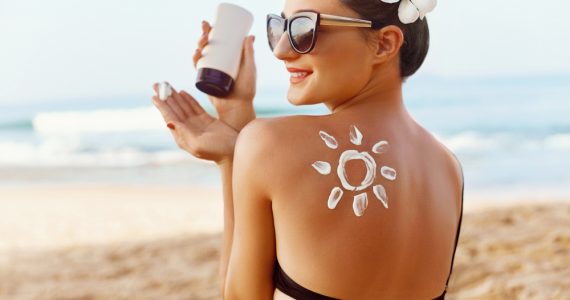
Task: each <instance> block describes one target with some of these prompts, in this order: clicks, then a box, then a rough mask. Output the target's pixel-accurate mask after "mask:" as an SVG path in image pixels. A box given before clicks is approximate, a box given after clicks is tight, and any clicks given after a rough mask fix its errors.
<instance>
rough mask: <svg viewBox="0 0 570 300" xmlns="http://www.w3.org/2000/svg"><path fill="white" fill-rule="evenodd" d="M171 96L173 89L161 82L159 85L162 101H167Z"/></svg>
mask: <svg viewBox="0 0 570 300" xmlns="http://www.w3.org/2000/svg"><path fill="white" fill-rule="evenodd" d="M170 95H172V88H171V87H170V84H168V82H165V81H163V82H161V83H160V84H159V85H158V98H159V99H160V100H162V101H166V99H168V97H170Z"/></svg>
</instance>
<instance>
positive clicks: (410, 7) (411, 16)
mask: <svg viewBox="0 0 570 300" xmlns="http://www.w3.org/2000/svg"><path fill="white" fill-rule="evenodd" d="M381 1H382V2H384V3H396V2H398V1H400V0H381ZM436 4H437V0H413V1H412V0H401V2H400V7H398V17H400V21H401V22H402V23H404V24H410V23H414V22H415V21H416V20H417V19H418V18H420V20H423V19H424V16H425V15H426V14H427V13H428V12H430V11H432V10H433V9H434V8H435V5H436Z"/></svg>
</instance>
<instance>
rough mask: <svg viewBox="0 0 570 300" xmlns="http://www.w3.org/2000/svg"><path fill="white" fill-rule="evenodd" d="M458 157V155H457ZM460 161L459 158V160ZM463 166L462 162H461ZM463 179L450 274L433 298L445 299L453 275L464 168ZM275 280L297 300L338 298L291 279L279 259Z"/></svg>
mask: <svg viewBox="0 0 570 300" xmlns="http://www.w3.org/2000/svg"><path fill="white" fill-rule="evenodd" d="M456 159H457V157H456ZM458 162H459V160H458ZM460 166H461V164H460ZM461 177H462V179H461V181H462V186H461V213H460V215H459V225H458V226H457V233H456V235H455V246H454V248H453V255H452V257H451V267H450V269H449V276H447V281H446V282H445V288H444V290H443V293H442V294H441V295H440V296H439V297H437V298H435V299H433V300H443V299H445V294H446V293H447V286H448V284H449V278H450V277H451V272H452V270H453V260H454V259H455V250H456V249H457V242H458V241H459V232H460V230H461V221H462V218H463V194H464V190H465V182H463V181H464V176H463V169H462V170H461ZM273 281H274V282H275V287H276V288H277V289H279V290H280V291H282V292H283V293H285V294H286V295H288V296H290V297H293V298H294V299H296V300H338V299H337V298H333V297H329V296H325V295H322V294H319V293H315V292H313V291H311V290H309V289H307V288H305V287H303V286H301V285H300V284H298V283H297V282H295V281H294V280H293V279H291V277H289V276H288V275H287V274H286V273H285V271H283V269H281V266H280V265H279V261H277V263H276V265H275V272H274V273H273Z"/></svg>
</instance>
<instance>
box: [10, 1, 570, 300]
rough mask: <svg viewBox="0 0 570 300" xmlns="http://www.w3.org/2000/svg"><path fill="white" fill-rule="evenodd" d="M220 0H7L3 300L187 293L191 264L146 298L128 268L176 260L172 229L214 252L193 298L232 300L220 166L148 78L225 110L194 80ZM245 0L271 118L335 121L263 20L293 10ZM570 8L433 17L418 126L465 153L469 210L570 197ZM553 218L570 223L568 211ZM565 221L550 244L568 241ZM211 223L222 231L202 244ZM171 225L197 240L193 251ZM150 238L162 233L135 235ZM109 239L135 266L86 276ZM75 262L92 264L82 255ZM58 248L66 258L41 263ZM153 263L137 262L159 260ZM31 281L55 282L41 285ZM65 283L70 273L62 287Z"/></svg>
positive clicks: (418, 79) (479, 4)
mask: <svg viewBox="0 0 570 300" xmlns="http://www.w3.org/2000/svg"><path fill="white" fill-rule="evenodd" d="M220 2H225V1H200V2H196V1H179V0H168V1H133V0H123V1H110V0H99V1H71V0H51V1H39V0H22V1H8V0H0V205H1V206H0V216H1V218H0V236H3V237H5V238H4V239H3V240H2V241H0V253H4V254H6V255H5V256H4V257H5V258H3V259H0V279H6V280H0V282H2V281H3V283H0V298H4V297H3V296H5V297H7V298H26V297H29V298H34V297H35V296H37V295H44V296H49V297H54V298H74V297H76V298H80V297H84V296H91V297H95V298H98V297H101V298H105V297H111V298H113V297H119V296H120V297H124V298H129V297H131V298H138V299H141V298H143V296H144V297H146V296H148V295H155V296H156V297H159V298H161V299H166V298H168V297H172V298H173V299H177V298H179V296H180V294H177V293H176V291H177V289H176V288H173V286H176V284H175V283H176V280H178V279H172V278H185V277H184V276H187V275H188V274H187V273H184V274H186V275H180V274H179V272H184V271H183V270H185V269H184V268H180V267H176V266H175V265H176V263H172V265H170V268H172V269H168V268H166V267H165V265H168V264H165V263H164V261H163V262H162V263H161V264H156V266H155V265H153V264H151V265H152V266H154V268H155V269H154V270H158V271H157V272H159V273H160V272H163V273H164V272H166V271H164V270H165V268H166V269H168V270H170V271H171V272H172V273H169V274H171V275H172V276H171V277H168V276H166V277H168V278H171V279H172V280H174V281H175V283H172V281H168V283H165V282H164V281H162V282H161V281H160V280H159V279H156V282H155V281H152V282H150V283H148V282H147V283H145V284H147V285H148V286H150V287H149V291H148V292H146V293H142V292H141V294H136V293H135V290H136V291H139V292H140V291H141V289H140V286H138V285H136V284H134V283H133V282H134V281H129V279H128V278H131V277H129V276H130V275H129V274H131V275H132V274H139V273H137V272H139V271H137V272H135V271H133V270H132V269H129V268H128V267H126V266H127V265H129V264H128V263H125V259H126V257H131V256H133V255H134V254H133V252H136V251H143V252H144V253H147V252H148V251H150V252H148V253H154V256H153V255H149V256H148V259H151V260H150V261H152V262H156V260H152V259H155V258H156V257H162V258H163V259H164V260H168V257H171V256H172V255H174V254H173V253H174V252H172V251H171V252H169V251H168V250H166V249H164V248H161V247H164V246H163V245H164V243H162V242H156V241H157V240H161V239H166V238H169V239H170V240H169V241H170V243H174V244H169V245H170V246H173V245H178V248H176V247H175V248H176V249H177V251H180V253H184V251H190V252H192V250H188V249H198V248H200V249H202V250H203V251H205V252H199V253H201V254H196V253H197V252H196V251H194V252H192V253H194V255H197V257H198V256H200V255H202V256H205V257H208V259H202V258H196V257H194V258H187V259H188V260H187V262H192V263H195V264H200V268H203V270H206V269H207V270H210V271H208V272H206V271H203V270H202V269H201V270H202V271H196V272H194V273H192V274H193V275H192V276H194V277H192V278H193V279H192V280H194V281H192V282H199V283H193V284H194V285H192V286H191V287H185V288H182V287H179V290H184V291H186V293H187V294H185V295H193V296H192V297H191V298H192V299H199V298H204V299H206V298H208V299H210V298H213V299H215V298H216V297H217V296H216V295H217V294H216V292H217V290H216V286H215V284H212V279H211V278H215V276H214V275H212V274H215V271H216V270H215V266H216V257H217V256H216V255H217V252H216V251H217V243H218V239H217V238H218V237H219V236H218V235H219V232H220V231H221V228H222V222H223V221H222V208H221V191H220V190H219V188H220V187H221V179H220V177H219V174H218V171H217V168H216V167H215V165H214V164H212V163H208V162H203V161H199V160H197V159H194V158H192V157H191V156H190V155H188V154H187V153H186V152H183V151H182V150H179V149H178V148H177V146H176V144H175V143H174V141H173V139H172V138H171V135H170V133H169V131H168V129H167V128H166V127H165V126H164V122H163V120H162V118H161V116H160V114H159V113H158V111H157V110H156V109H155V108H154V107H153V106H152V104H151V96H152V88H151V86H152V84H153V83H155V82H159V81H169V82H170V83H171V84H172V85H173V86H174V87H175V88H176V89H178V90H186V91H189V92H190V94H192V95H194V96H195V97H196V98H197V99H198V100H199V101H200V103H201V104H202V105H203V106H204V107H205V108H206V109H207V110H209V111H211V112H212V113H213V108H212V107H211V105H210V103H209V101H208V100H207V98H206V96H205V95H204V94H201V93H200V92H198V91H197V90H196V89H195V88H194V81H195V76H196V71H195V70H194V68H193V66H192V54H193V52H194V49H195V48H196V42H197V41H198V38H199V36H200V34H201V27H200V21H201V20H208V21H209V22H211V23H212V22H213V21H214V20H213V18H214V13H215V9H216V6H217V5H218V4H219V3H220ZM231 2H232V3H235V4H238V5H240V6H243V7H245V8H247V9H248V10H250V11H251V12H252V13H253V14H254V17H255V20H254V24H253V28H252V30H251V34H253V35H255V36H256V37H257V39H256V42H255V56H256V57H255V58H256V62H257V68H258V91H257V98H256V99H255V107H256V111H257V113H258V117H270V116H276V115H289V114H315V115H318V114H327V110H326V108H325V107H324V106H306V107H294V106H292V105H291V104H289V103H288V102H287V99H286V94H287V88H288V85H289V83H288V77H289V74H288V72H287V71H286V69H285V67H284V65H283V63H282V62H281V61H279V60H277V59H275V58H274V57H273V55H272V53H271V52H270V50H269V47H268V45H267V38H266V35H265V27H264V21H265V15H266V14H267V13H277V14H279V13H280V12H281V11H282V10H283V3H284V2H283V1H261V0H240V1H231ZM568 11H570V3H567V2H566V1H562V0H554V1H551V2H549V3H548V4H545V3H538V2H536V1H530V0H504V1H491V0H481V1H439V3H438V6H437V7H436V9H435V10H434V11H433V12H432V13H430V14H428V17H427V18H428V20H429V27H430V34H431V41H430V50H429V54H428V56H427V58H426V61H425V63H424V65H423V66H422V67H421V68H420V70H419V71H418V72H417V73H416V74H415V75H413V76H412V77H411V78H410V79H408V81H407V82H406V83H405V84H404V99H405V104H406V105H407V107H408V109H409V110H410V112H411V113H412V115H414V117H415V118H416V119H417V120H418V122H419V123H421V124H422V125H423V126H424V127H426V128H427V129H428V130H429V131H431V132H432V133H434V134H435V135H436V136H437V137H438V138H439V139H441V141H442V142H443V143H444V144H445V145H447V146H448V147H449V148H450V149H451V150H452V151H454V152H455V153H456V155H457V156H458V158H459V159H460V160H461V162H462V165H463V170H464V174H465V203H466V206H469V205H471V206H472V207H480V205H478V204H477V203H478V202H480V203H481V204H482V203H486V204H489V203H490V202H491V203H496V204H498V203H502V204H504V205H505V206H507V205H512V204H513V203H518V202H517V201H519V200H521V201H522V200H523V199H524V200H525V201H526V202H525V203H532V202H544V201H546V200H553V199H567V198H568V196H570V172H568V170H569V169H570V155H569V154H570V118H569V117H568V115H569V113H570V101H568V100H569V97H570V96H569V95H570V59H568V56H567V54H568V53H570V41H569V40H568V39H567V38H564V36H565V34H566V31H567V29H568V28H570V18H568V17H567V13H568ZM214 25H215V24H214ZM529 211H535V210H529ZM553 211H557V212H556V213H558V214H560V215H559V216H560V217H562V218H566V217H568V216H570V214H569V212H570V210H568V209H567V208H562V209H561V206H558V208H554V209H553ZM544 213H545V212H544ZM505 214H508V213H507V212H505ZM523 215H524V214H523ZM503 217H504V218H511V221H506V222H507V223H508V222H515V223H516V220H518V219H517V218H516V217H513V216H510V217H509V216H503ZM513 218H514V219H513ZM544 218H546V219H548V218H550V219H552V220H558V219H556V218H555V217H553V216H551V215H546V216H544ZM544 218H542V217H541V219H544ZM513 220H515V221H513ZM565 220H566V219H565ZM520 221H521V224H522V223H524V222H525V219H524V218H522V219H520ZM526 221H528V219H526ZM527 223H528V222H527ZM485 224H487V225H488V223H485ZM517 224H518V223H517ZM564 224H565V226H564V229H565V230H566V231H565V232H567V231H568V226H567V225H568V223H564ZM519 225H520V224H519ZM497 226H498V225H497ZM521 226H522V225H521ZM557 226H559V227H557V228H561V227H560V226H561V225H560V224H558V225H557ZM519 228H520V227H519ZM565 232H563V233H562V237H560V236H559V235H556V236H554V237H552V239H553V240H552V241H560V239H561V240H562V241H564V242H565V243H568V240H570V236H569V235H568V234H567V233H565ZM198 233H199V234H212V236H204V237H202V238H195V239H194V236H195V234H198ZM468 233H469V231H468V232H467V233H466V234H467V236H468ZM512 234H513V233H511V235H512ZM516 234H517V233H514V235H516ZM536 234H537V236H540V235H541V233H539V232H536ZM189 235H192V239H188V236H189ZM173 236H176V237H179V236H182V237H181V241H180V244H176V243H177V242H172V241H173V240H172V237H173ZM506 236H508V235H506ZM149 240H152V241H155V242H154V244H152V243H151V244H144V245H145V246H141V244H136V243H143V242H144V243H146V242H145V241H149ZM174 240H175V241H178V240H177V238H176V239H174ZM109 243H115V244H113V245H115V246H113V247H114V248H112V249H113V250H112V251H111V252H112V254H113V255H115V256H114V257H115V258H116V262H118V263H119V264H120V267H117V264H113V263H112V262H109V267H108V270H107V271H105V272H107V273H105V272H103V271H102V272H103V273H104V274H103V273H102V274H99V275H100V276H102V277H97V278H98V279H93V278H91V277H90V278H91V279H89V280H83V281H81V280H79V281H74V280H77V279H73V280H72V279H71V278H76V277H78V276H79V277H81V274H83V275H84V276H88V275H86V273H88V272H89V271H88V270H89V267H94V266H97V265H99V263H98V261H94V260H92V259H91V258H92V257H93V255H95V254H94V253H97V255H102V256H105V257H107V256H108V255H111V254H109V251H110V250H108V249H109V248H108V247H107V246H102V245H108V244H109ZM130 243H135V244H130ZM94 245H96V246H94ZM125 245H129V246H125ZM180 245H183V246H180ZM212 245H213V246H212ZM465 245H467V244H465ZM564 245H568V244H564ZM66 247H67V248H66ZM69 247H72V248H69ZM82 247H88V248H82ZM89 247H91V248H89ZM93 247H95V248H93ZM105 247H107V248H105ZM125 247H126V248H125ZM173 247H174V246H173ZM465 247H467V246H465ZM473 247H479V246H476V245H473ZM460 248H461V247H460ZM62 249H67V250H62ZM69 249H72V250H69ZM137 249H138V250H137ZM141 249H143V250H141ZM149 249H150V250H149ZM485 249H487V248H485ZM564 249H566V252H565V253H568V248H564ZM202 250H201V251H202ZM479 250H481V249H479ZM487 250H488V249H487ZM46 251H51V252H46ZM54 251H55V252H54ZM61 251H63V252H61ZM69 251H71V252H69ZM152 251H155V252H152ZM161 251H162V252H161ZM460 252H461V250H459V249H458V253H459V254H461V253H460ZM137 253H138V252H137ZM69 255H70V256H69ZM106 255H107V256H106ZM161 255H162V256H161ZM68 256H69V257H71V256H73V257H81V258H82V259H79V260H71V261H73V262H70V260H69V259H71V258H69V257H68ZM111 256H112V255H111ZM202 256H200V257H202ZM45 257H50V258H51V260H47V261H51V264H49V265H45V268H43V269H41V270H39V268H37V266H38V263H39V262H42V263H43V264H46V260H44V258H45ZM145 257H146V256H145ZM153 257H154V258H153ZM68 258H69V259H68ZM107 258H108V257H107ZM109 259H111V261H113V260H112V258H109ZM145 259H147V258H144V259H143V258H141V261H139V262H138V263H139V264H144V263H145V262H146V263H149V261H147V260H145ZM465 261H467V260H465ZM566 261H567V260H565V262H566ZM123 263H125V264H126V265H125V264H123ZM61 264H66V265H70V266H74V267H71V270H73V271H70V272H68V273H69V274H68V275H69V276H68V275H62V274H61V273H58V272H59V271H57V270H58V268H57V267H56V266H59V265H61ZM133 264H135V265H136V264H137V263H134V262H133ZM149 264H150V263H149ZM202 264H206V266H203V265H202ZM208 264H210V265H208ZM147 266H149V265H147ZM152 266H150V267H149V268H150V269H152V268H153V267H152ZM194 266H195V265H194ZM459 266H461V262H459ZM83 268H85V269H83ZM117 268H118V269H117ZM465 269H467V266H465ZM38 270H39V271H38ZM125 270H130V271H125ZM212 270H214V271H212ZM170 271H169V272H170ZM30 272H31V273H30ZM121 272H124V276H122V275H120V274H122V273H121ZM132 272H134V273H132ZM140 272H142V273H140V274H143V275H141V276H145V278H148V277H149V276H150V275H148V273H145V272H146V271H140ZM186 272H187V271H186ZM454 272H455V271H454ZM458 272H460V271H458ZM84 273H85V274H84ZM115 273H117V274H119V275H116V276H117V277H113V276H115V275H113V274H115ZM17 274H19V275H18V276H16V275H17ZM25 274H28V275H25ZM29 274H35V275H33V276H36V277H38V276H39V277H41V276H43V277H42V278H51V279H49V280H48V279H46V280H47V282H48V283H46V284H43V285H37V284H35V285H34V284H30V283H29V282H28V281H29V279H30V277H29V276H32V275H29ZM38 274H40V275H38ZM66 274H67V273H66ZM70 274H71V275H70ZM109 274H111V275H109ZM140 274H139V275H140ZM144 274H146V275H144ZM176 274H178V275H176ZM204 274H206V275H204ZM208 274H209V275H208ZM99 275H97V276H99ZM163 275H164V274H163ZM559 275H560V274H559ZM26 276H28V277H26ZM33 276H32V277H33ZM54 276H55V277H57V278H60V280H61V278H64V279H65V278H68V277H69V278H68V279H69V280H67V281H65V280H64V281H63V282H61V281H60V282H59V283H58V284H56V283H53V282H52V281H50V280H53V278H55V277H54ZM66 276H68V277H66ZM94 276H95V275H94ZM133 276H134V275H133ZM177 276H178V277H177ZM208 276H210V277H208ZM212 276H213V277H212ZM557 276H558V275H557ZM558 277H560V276H558ZM8 278H10V280H8ZM18 278H19V279H18ZM101 278H104V279H101ZM110 278H111V279H112V278H115V279H116V278H122V279H121V280H122V281H121V280H111V279H110ZM125 278H126V279H125ZM157 278H161V276H158V277H157ZM162 278H164V277H162ZM460 278H461V277H460ZM562 278H566V279H569V278H570V277H568V273H564V276H563V277H562ZM7 280H8V281H7ZM90 280H91V281H90ZM466 280H467V279H466ZM26 282H28V283H26ZM50 282H51V283H50ZM78 282H79V283H81V284H79V285H78ZM466 282H470V281H468V280H467V281H466ZM494 282H500V281H494ZM567 282H570V280H567ZM542 283H543V284H544V282H542ZM153 284H154V285H153ZM169 284H170V285H169ZM201 284H202V285H201ZM456 284H458V285H459V284H460V283H459V282H456ZM477 284H480V285H484V284H487V281H484V280H483V283H481V282H479V283H477ZM466 285H467V283H465V285H464V287H465V286H466ZM74 286H75V287H77V286H81V287H82V289H83V291H84V293H87V294H82V293H80V292H78V291H77V290H74ZM145 286H146V285H145ZM157 286H159V287H157ZM165 286H166V287H165ZM475 286H476V287H477V285H475ZM112 287H115V288H116V289H113V288H112ZM129 287H132V289H129ZM566 287H567V288H568V289H570V286H568V285H567V284H566ZM185 289H186V290H185ZM131 290H132V293H129V291H131ZM481 290H484V289H481ZM487 290H490V289H487ZM85 291H86V292H85ZM119 291H122V292H119ZM143 291H144V289H143ZM160 291H163V292H160ZM172 291H175V292H172ZM204 291H206V292H204ZM89 293H91V294H89ZM106 293H107V294H106ZM120 293H123V294H120ZM153 293H154V294H153ZM192 293H193V294H192ZM121 295H122V296H121ZM133 295H138V296H133ZM457 295H461V294H457ZM465 295H467V294H464V295H463V296H464V298H468V296H465ZM477 295H479V294H477V293H473V294H471V296H473V297H475V296H477ZM481 295H483V294H480V295H479V296H481ZM486 295H491V294H486ZM493 295H494V294H493ZM496 295H502V296H504V297H506V298H510V297H515V298H517V297H519V296H520V297H522V296H521V294H496ZM529 295H530V296H529ZM529 295H527V296H529V297H531V298H532V294H529ZM560 295H561V294H558V296H560ZM451 296H453V294H452V295H451ZM535 296H536V295H535ZM120 297H119V298H120ZM149 297H150V298H153V297H152V296H149ZM458 297H459V298H461V296H458ZM481 297H483V296H481ZM180 298H185V297H180ZM487 299H489V298H487ZM543 299H546V298H543ZM551 299H552V298H551ZM566 299H568V298H566Z"/></svg>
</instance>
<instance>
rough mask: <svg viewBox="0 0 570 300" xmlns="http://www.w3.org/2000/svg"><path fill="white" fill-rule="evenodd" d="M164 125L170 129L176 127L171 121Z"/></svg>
mask: <svg viewBox="0 0 570 300" xmlns="http://www.w3.org/2000/svg"><path fill="white" fill-rule="evenodd" d="M166 127H168V128H170V129H172V130H175V129H176V127H175V126H174V124H172V123H168V124H166Z"/></svg>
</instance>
